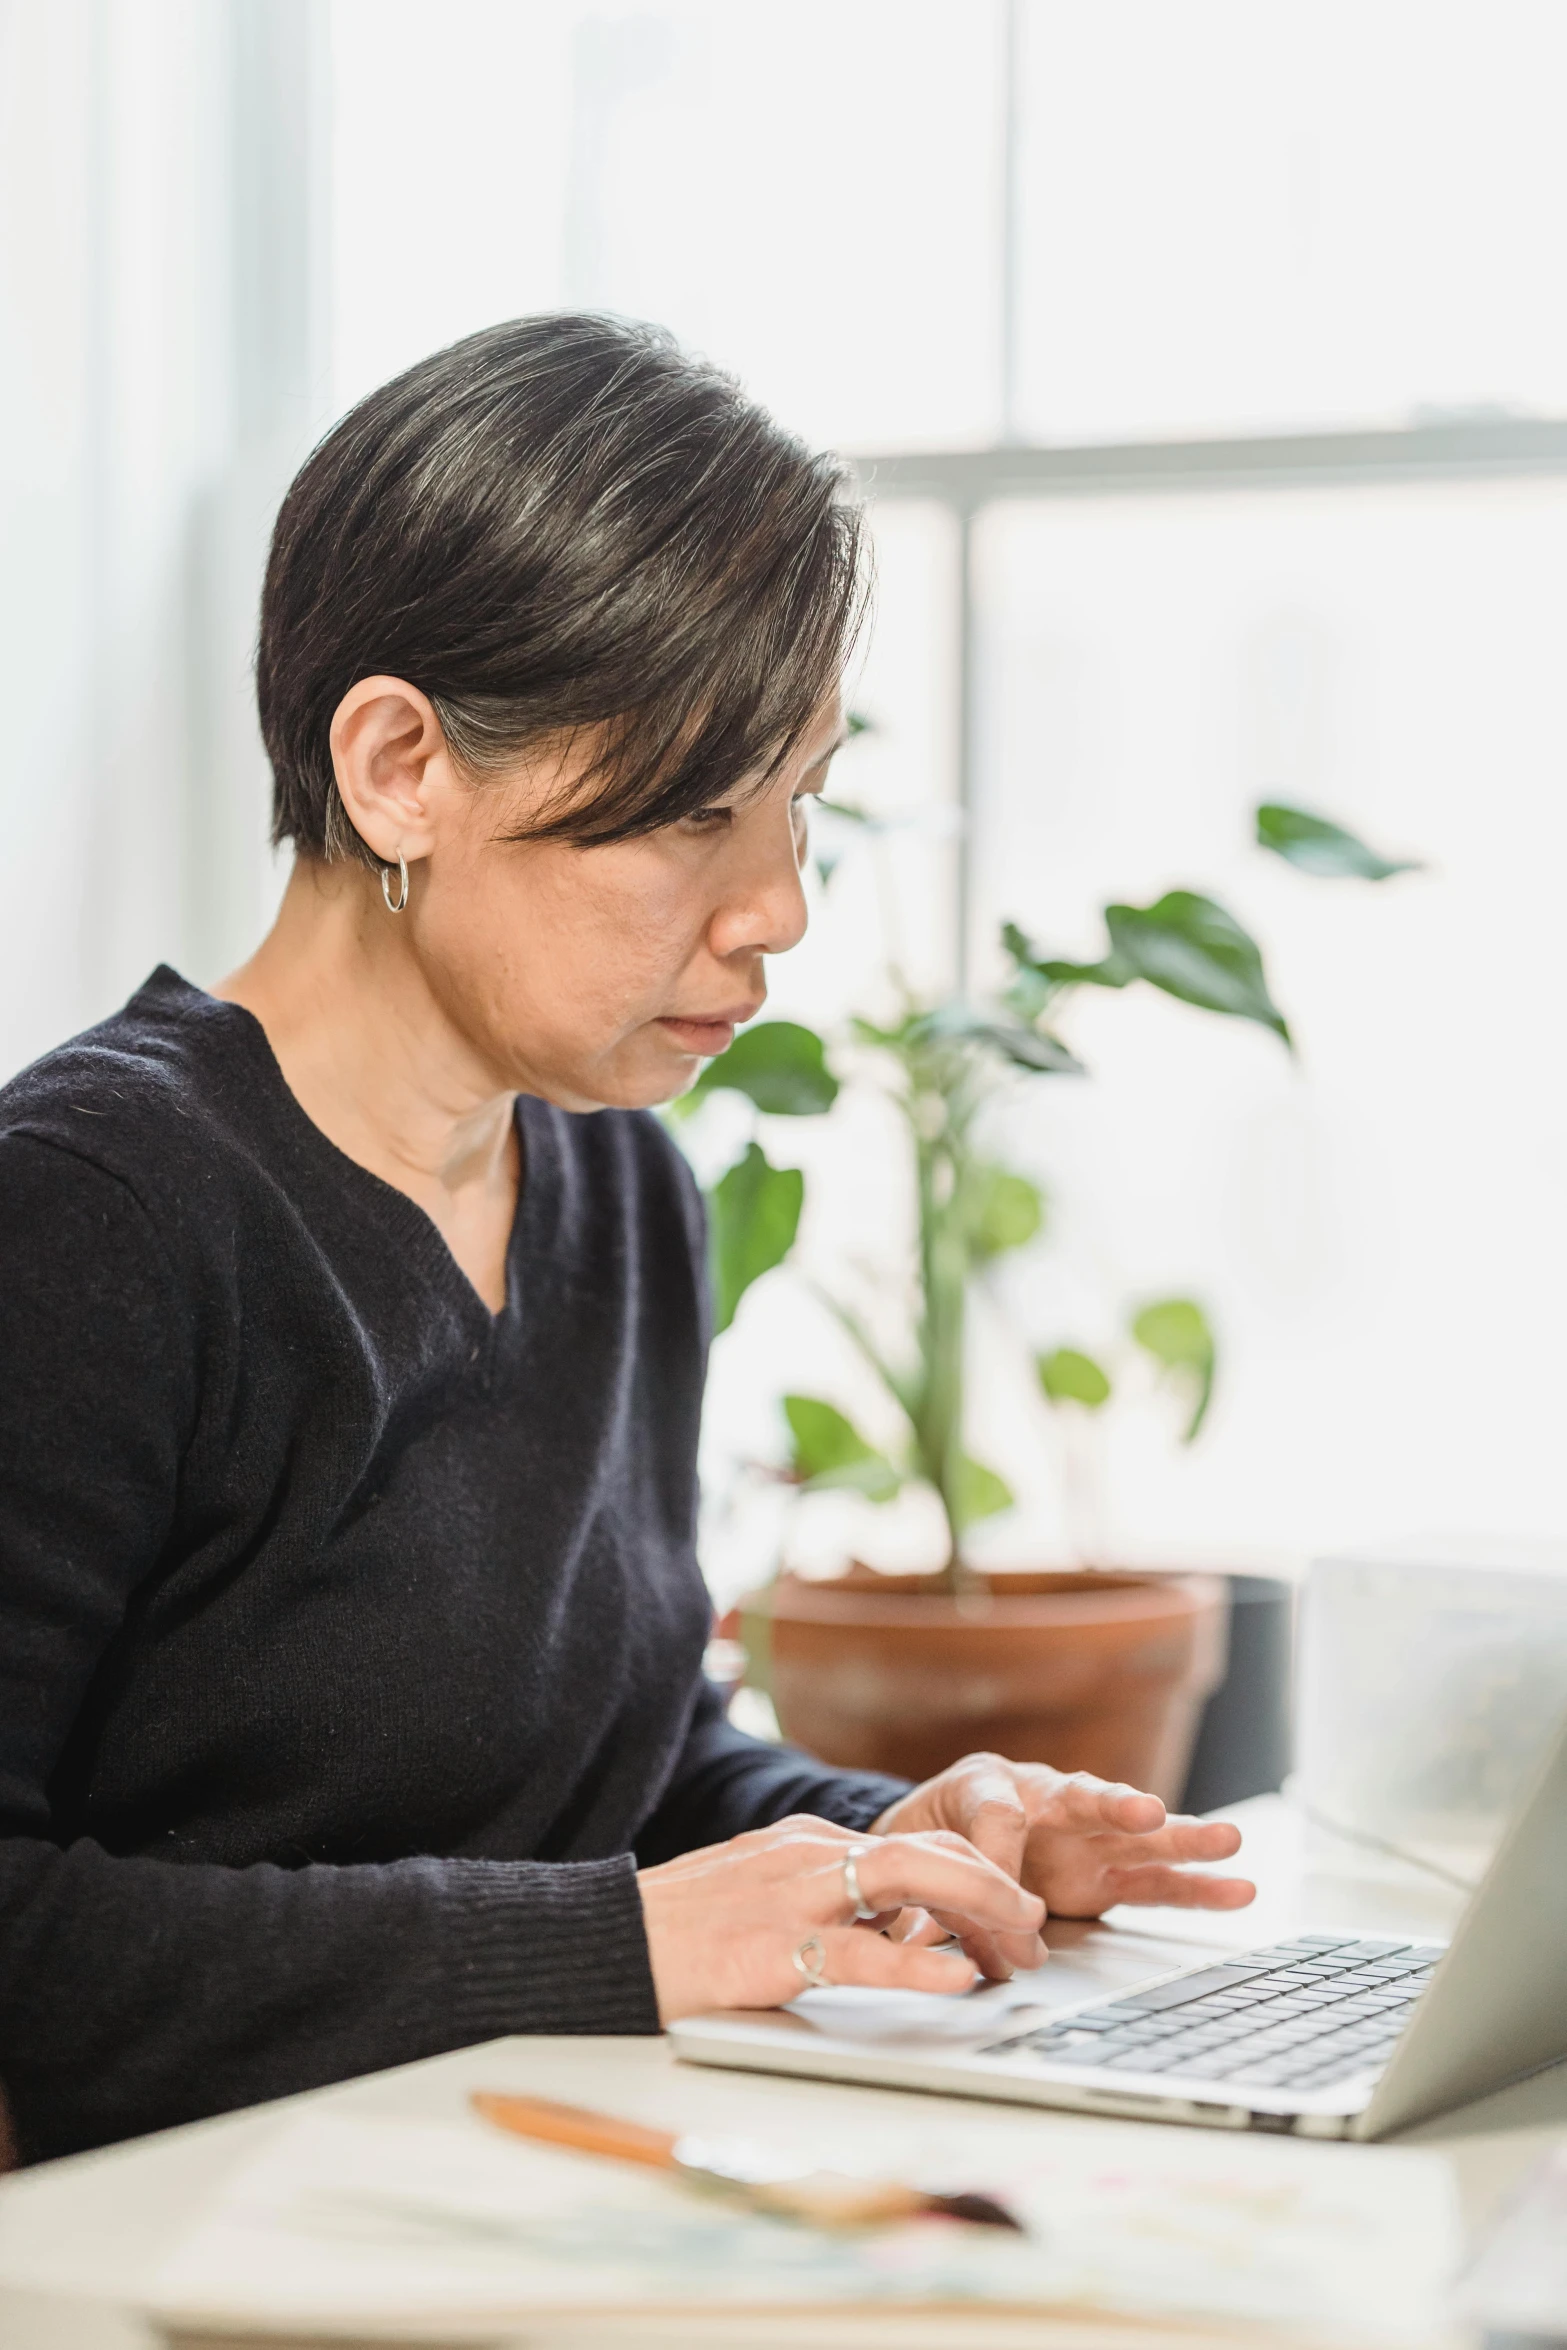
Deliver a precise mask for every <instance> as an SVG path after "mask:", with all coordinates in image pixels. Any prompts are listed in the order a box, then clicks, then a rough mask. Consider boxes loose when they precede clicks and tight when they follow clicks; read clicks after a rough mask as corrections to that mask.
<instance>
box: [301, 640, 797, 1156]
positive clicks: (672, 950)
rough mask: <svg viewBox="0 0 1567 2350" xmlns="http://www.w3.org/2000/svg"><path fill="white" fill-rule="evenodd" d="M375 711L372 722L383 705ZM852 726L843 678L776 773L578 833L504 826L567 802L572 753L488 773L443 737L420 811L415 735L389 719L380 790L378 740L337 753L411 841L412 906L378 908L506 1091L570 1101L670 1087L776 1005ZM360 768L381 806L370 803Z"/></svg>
mask: <svg viewBox="0 0 1567 2350" xmlns="http://www.w3.org/2000/svg"><path fill="white" fill-rule="evenodd" d="M377 682H382V683H388V684H389V683H390V682H391V681H377ZM361 691H362V689H356V694H357V693H359V692H361ZM402 691H403V692H404V693H407V692H408V689H407V688H403V689H402ZM415 699H417V701H419V702H421V703H422V702H423V696H422V695H421V696H417V697H415ZM346 708H347V705H346V704H345V710H346ZM425 708H426V709H428V705H427V704H426V705H425ZM339 715H340V719H341V717H342V715H343V714H342V713H340V714H339ZM409 715H410V719H411V717H412V713H410V714H409ZM365 716H366V718H367V720H370V721H371V723H370V725H369V734H370V735H371V736H374V735H375V734H376V732H377V729H376V726H375V724H374V719H373V712H372V710H371V708H370V707H369V706H368V705H367V706H366V708H365ZM431 717H432V719H433V713H431ZM381 718H382V721H383V722H385V721H386V719H387V712H386V710H385V708H384V707H383V708H382V711H381ZM842 725H843V721H842V711H841V705H840V701H839V697H838V695H837V694H836V692H835V693H833V694H832V695H831V696H830V697H829V699H828V700H827V701H826V702H825V703H824V704H823V706H822V708H821V710H820V711H819V712H818V715H817V717H816V719H815V721H814V722H813V724H812V725H811V727H810V729H809V730H808V732H807V734H806V735H805V737H804V738H803V739H802V741H801V742H800V743H799V745H798V746H797V747H796V749H795V750H794V751H793V752H791V754H790V756H789V757H788V759H787V760H786V761H785V763H784V765H783V766H782V767H781V768H780V769H779V770H778V772H777V773H776V774H775V775H774V776H773V777H772V778H771V779H770V780H769V781H767V782H766V783H763V784H761V785H760V786H758V785H757V783H756V782H755V780H754V779H745V780H743V781H742V782H741V783H740V784H738V785H737V786H736V787H735V789H734V790H733V791H732V792H730V793H728V794H726V795H725V796H724V797H723V798H722V799H720V800H717V801H715V802H714V803H713V805H712V806H711V807H708V808H704V809H702V810H701V811H700V812H699V813H697V814H696V815H694V816H689V817H685V818H683V819H682V820H680V821H679V822H677V823H674V824H671V825H668V826H667V827H665V828H664V829H663V830H662V831H659V832H655V833H649V834H645V835H643V836H642V837H640V838H637V839H633V840H626V841H615V842H611V843H608V844H605V845H601V846H593V847H580V846H577V845H576V844H574V843H571V842H567V841H527V840H523V841H516V840H510V839H508V838H507V837H506V835H507V834H508V833H510V832H513V831H516V830H518V829H520V828H522V827H525V826H526V824H527V823H528V821H529V819H530V817H536V816H537V815H538V814H539V813H540V812H541V811H542V810H543V809H544V808H545V807H546V805H552V804H553V805H558V804H559V795H560V793H561V791H562V788H563V787H565V788H566V789H568V790H569V787H570V784H571V780H572V770H571V767H570V766H569V765H568V764H563V763H562V762H561V761H559V760H558V759H557V760H555V761H553V762H550V761H535V762H533V763H531V764H528V765H524V766H522V767H520V768H519V769H518V770H517V772H516V773H515V774H514V775H513V776H510V777H506V778H492V779H487V780H485V781H482V782H480V783H477V784H475V783H472V782H470V781H468V780H466V779H464V778H461V777H459V776H457V775H456V774H455V772H454V771H453V770H452V768H451V765H450V761H449V757H448V755H447V753H446V751H445V746H444V743H441V744H440V745H439V747H438V748H436V749H435V750H433V751H431V752H430V753H429V755H428V756H427V757H426V758H425V759H424V761H423V765H422V769H421V772H420V774H419V776H418V778H417V790H416V792H415V794H414V797H413V800H412V801H410V802H408V804H407V805H406V806H404V805H402V804H401V803H400V802H399V799H398V788H399V786H401V787H402V789H403V792H404V797H405V799H406V787H407V777H408V772H409V768H408V752H409V747H410V746H409V743H408V740H407V734H406V730H404V733H403V736H402V739H401V740H400V741H399V740H398V739H397V729H396V727H395V725H392V726H391V727H390V728H385V727H384V724H383V734H389V735H390V739H382V740H381V743H380V754H379V755H380V760H381V765H382V768H383V773H382V775H381V777H380V784H381V786H389V787H391V788H390V789H386V788H378V785H377V778H376V774H375V766H376V757H377V754H376V753H375V752H374V751H373V750H372V751H371V752H370V753H369V761H368V766H367V767H366V772H365V773H364V775H363V777H362V778H360V777H359V776H357V775H351V774H349V773H345V764H346V766H347V767H348V768H350V769H352V768H354V767H355V766H365V764H366V762H365V754H366V749H367V745H366V742H365V741H364V740H361V741H359V742H358V744H357V746H354V748H355V749H356V751H357V754H358V756H357V757H356V756H354V755H351V756H350V757H349V758H348V760H347V761H346V762H345V760H344V758H343V757H342V756H341V755H340V756H339V760H338V771H339V781H340V784H341V785H342V788H343V796H344V799H345V802H346V803H347V804H348V807H349V813H350V815H351V816H352V817H353V819H354V821H355V822H356V823H357V824H358V825H359V829H360V830H361V832H362V833H363V834H364V836H365V838H366V839H367V840H368V841H369V842H370V845H371V847H372V848H374V849H375V850H376V853H377V854H378V855H382V856H385V857H387V858H388V861H389V862H393V861H395V857H396V853H397V848H398V847H399V846H401V848H402V851H403V854H404V856H405V857H406V858H407V860H408V863H409V866H410V889H409V905H408V911H407V913H406V914H404V915H401V916H397V915H391V914H386V913H385V912H384V911H383V910H382V908H381V906H380V902H379V893H377V894H376V896H375V898H374V901H373V904H372V920H373V921H377V922H385V923H387V924H388V925H395V933H396V936H395V945H396V947H397V948H398V949H400V950H402V952H403V953H405V954H407V955H410V956H411V957H413V958H414V960H415V961H416V962H417V964H418V966H419V970H420V973H421V976H422V978H423V980H424V983H425V985H426V986H427V987H428V989H429V990H430V992H431V994H432V995H433V996H434V998H435V1000H436V1002H437V1003H438V1004H439V1006H440V1009H441V1011H442V1013H443V1014H444V1015H445V1018H446V1020H447V1021H448V1022H449V1023H450V1025H451V1026H452V1027H453V1028H455V1029H456V1030H457V1031H458V1032H459V1034H460V1035H461V1037H462V1038H463V1040H464V1042H465V1043H466V1045H467V1046H468V1048H469V1050H470V1051H471V1052H472V1054H473V1055H474V1056H475V1057H476V1059H477V1060H478V1061H479V1062H480V1063H481V1064H482V1066H483V1067H484V1068H485V1070H486V1071H487V1072H488V1073H489V1074H490V1075H492V1076H493V1078H494V1080H495V1082H496V1083H497V1084H498V1085H499V1086H501V1087H505V1088H516V1089H518V1090H520V1091H522V1092H526V1093H532V1094H538V1095H540V1096H542V1097H543V1098H544V1099H545V1100H546V1101H551V1102H555V1103H558V1104H559V1105H560V1106H561V1107H562V1108H563V1109H569V1110H587V1109H596V1108H601V1107H605V1106H609V1105H613V1106H616V1107H621V1108H644V1107H647V1106H648V1105H649V1104H651V1103H654V1102H661V1101H667V1100H669V1099H670V1097H671V1096H672V1095H675V1094H678V1093H681V1092H683V1091H684V1090H685V1088H686V1087H687V1086H688V1085H690V1084H691V1083H692V1081H693V1079H694V1078H695V1077H696V1075H697V1072H698V1070H699V1069H700V1067H701V1064H702V1063H703V1062H704V1061H705V1060H708V1059H710V1058H711V1057H712V1056H713V1055H714V1054H715V1053H721V1052H722V1051H723V1050H724V1049H725V1047H726V1046H727V1045H728V1044H729V1042H730V1040H731V1038H732V1037H733V1034H734V1031H735V1028H736V1026H737V1025H738V1024H739V1023H740V1022H741V1021H745V1020H749V1019H751V1018H752V1017H753V1016H754V1015H755V1013H756V1012H757V1011H758V1010H759V1009H760V1008H761V1005H762V1002H763V1000H764V998H765V996H766V994H767V979H766V973H765V969H764V957H766V956H768V955H776V954H782V953H783V951H784V950H785V948H787V947H792V946H794V945H795V944H796V943H797V941H798V940H799V939H800V938H801V937H802V936H803V935H804V931H805V926H806V904H805V893H804V889H803V886H802V880H801V867H802V863H803V860H804V855H805V834H806V805H807V802H808V801H809V799H810V797H811V795H812V794H813V793H816V792H819V791H820V790H821V788H822V785H823V783H824V781H825V779H826V774H827V768H828V763H829V761H830V760H831V758H832V755H833V752H834V751H835V750H836V748H837V746H838V743H839V741H840V739H841V735H842ZM344 747H349V746H346V745H345V746H344ZM334 748H339V744H338V729H337V728H336V727H335V728H334ZM585 756H586V755H585V754H581V755H579V763H580V760H581V759H585ZM394 769H400V770H402V773H401V775H398V774H397V773H394ZM361 781H362V782H363V784H364V785H366V786H368V788H369V791H370V793H371V795H372V797H373V798H374V799H375V800H376V801H377V802H378V806H377V807H376V808H375V809H373V810H369V809H367V808H365V807H364V806H361V805H359V804H356V802H357V799H358V797H359V794H358V793H356V790H355V788H354V787H355V785H356V783H359V782H361ZM367 815H370V816H371V817H372V818H373V819H374V820H373V821H367V820H366V819H367ZM404 818H406V819H407V820H406V821H404V820H403V819H404ZM388 824H390V830H388ZM373 886H374V885H373V884H372V888H373ZM377 943H379V944H384V946H386V947H392V946H393V944H394V939H393V936H392V935H391V934H389V933H382V934H381V936H380V939H379V940H378V942H377Z"/></svg>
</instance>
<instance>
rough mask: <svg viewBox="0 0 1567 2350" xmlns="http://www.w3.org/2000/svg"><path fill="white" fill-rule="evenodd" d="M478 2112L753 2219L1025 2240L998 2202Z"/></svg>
mask: <svg viewBox="0 0 1567 2350" xmlns="http://www.w3.org/2000/svg"><path fill="white" fill-rule="evenodd" d="M473 2106H474V2110H475V2112H476V2113H479V2114H482V2115H483V2117H484V2119H485V2120H486V2121H487V2122H493V2123H494V2125H495V2127H496V2128H497V2129H500V2130H510V2131H511V2132H512V2134H513V2135H514V2136H515V2137H518V2138H533V2139H536V2140H538V2141H539V2142H540V2143H541V2144H544V2145H548V2146H569V2147H571V2148H573V2149H574V2150H575V2151H576V2152H577V2153H579V2154H607V2155H610V2156H612V2157H613V2158H614V2159H615V2160H616V2161H619V2162H640V2163H645V2164H646V2165H647V2166H648V2167H649V2168H650V2169H652V2170H667V2171H673V2172H675V2174H676V2175H677V2176H678V2177H680V2178H682V2179H686V2180H688V2181H689V2182H690V2183H691V2185H692V2186H694V2187H702V2188H705V2189H707V2190H708V2191H710V2192H716V2193H718V2194H723V2195H728V2196H732V2197H733V2198H734V2199H735V2200H736V2201H738V2202H741V2203H744V2204H746V2205H748V2206H749V2207H750V2208H751V2209H752V2210H753V2211H767V2212H771V2213H773V2214H774V2215H775V2216H776V2217H780V2218H784V2219H798V2220H806V2221H809V2222H810V2224H811V2225H812V2226H813V2227H819V2228H874V2227H887V2226H890V2225H891V2224H892V2223H893V2222H894V2221H897V2220H901V2219H915V2218H918V2217H920V2216H922V2215H923V2214H925V2213H930V2212H934V2213H937V2214H939V2215H941V2216H942V2217H944V2218H947V2219H962V2220H970V2221H973V2222H974V2223H975V2224H976V2225H978V2226H980V2227H988V2228H1016V2229H1017V2230H1018V2231H1019V2233H1022V2232H1023V2231H1022V2223H1021V2221H1020V2220H1017V2219H1015V2218H1014V2217H1013V2215H1012V2213H1011V2212H1010V2211H1008V2210H1007V2209H1006V2207H1005V2206H1004V2205H1003V2204H1000V2203H998V2202H996V2200H995V2199H994V2197H993V2196H990V2195H936V2194H932V2193H930V2192H928V2191H927V2190H926V2189H925V2188H923V2187H909V2186H905V2185H903V2184H902V2183H901V2182H900V2181H898V2180H896V2179H852V2178H848V2177H846V2176H845V2175H844V2174H842V2173H841V2172H838V2171H824V2170H802V2169H801V2168H800V2165H799V2163H798V2161H797V2160H796V2159H795V2158H794V2157H793V2156H791V2155H788V2154H781V2153H778V2152H775V2151H774V2150H773V2149H772V2148H770V2147H766V2146H761V2145H758V2144H756V2143H754V2142H753V2141H751V2140H749V2139H744V2138H704V2137H698V2136H695V2135H693V2134H692V2133H690V2132H689V2131H678V2130H653V2129H649V2128H648V2127H647V2125H646V2124H645V2123H643V2122H628V2121H621V2120H618V2119H617V2118H616V2117H615V2116H614V2115H613V2114H607V2113H593V2112H590V2111H589V2109H588V2108H587V2107H586V2106H583V2105H557V2104H556V2103H555V2101H554V2100H553V2099H552V2098H548V2097H501V2096H497V2095H494V2094H493V2093H491V2092H490V2091H488V2090H484V2089H477V2090H475V2091H474V2094H473Z"/></svg>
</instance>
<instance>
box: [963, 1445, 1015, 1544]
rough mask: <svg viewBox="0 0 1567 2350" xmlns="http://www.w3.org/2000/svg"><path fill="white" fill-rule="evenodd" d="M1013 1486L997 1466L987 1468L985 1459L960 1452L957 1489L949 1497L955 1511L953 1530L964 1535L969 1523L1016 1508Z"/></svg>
mask: <svg viewBox="0 0 1567 2350" xmlns="http://www.w3.org/2000/svg"><path fill="white" fill-rule="evenodd" d="M1012 1501H1013V1494H1012V1488H1011V1486H1010V1485H1009V1484H1008V1483H1007V1482H1006V1479H1005V1478H1004V1477H998V1476H997V1475H996V1472H995V1470H994V1469H987V1468H986V1466H985V1464H984V1462H983V1461H976V1460H974V1459H972V1458H971V1457H970V1456H969V1454H968V1453H966V1452H965V1453H960V1454H959V1455H958V1462H957V1474H956V1476H955V1477H954V1479H953V1489H952V1491H951V1492H950V1493H949V1494H948V1496H947V1507H948V1508H949V1510H950V1511H951V1513H952V1521H953V1530H954V1532H956V1533H958V1534H961V1533H962V1532H963V1530H964V1528H965V1527H966V1526H977V1525H978V1523H979V1521H980V1519H981V1518H993V1517H995V1516H996V1515H997V1514H998V1513H999V1512H1000V1511H1002V1510H1009V1509H1010V1508H1011V1507H1012Z"/></svg>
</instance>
